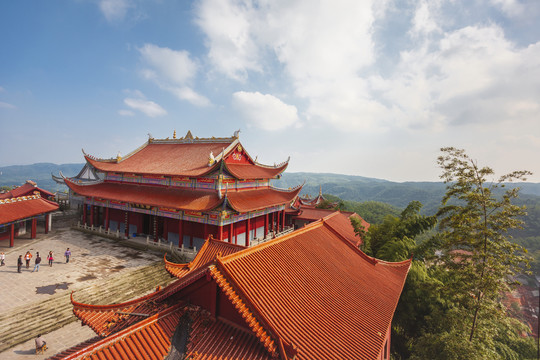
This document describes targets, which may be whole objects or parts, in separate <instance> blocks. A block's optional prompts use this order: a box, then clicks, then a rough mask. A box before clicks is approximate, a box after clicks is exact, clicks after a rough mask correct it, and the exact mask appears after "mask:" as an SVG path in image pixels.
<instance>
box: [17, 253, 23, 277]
mask: <svg viewBox="0 0 540 360" xmlns="http://www.w3.org/2000/svg"><path fill="white" fill-rule="evenodd" d="M22 264H23V261H22V255H19V258H18V259H17V272H19V273H20V272H21V268H22Z"/></svg>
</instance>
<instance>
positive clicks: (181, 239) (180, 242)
mask: <svg viewBox="0 0 540 360" xmlns="http://www.w3.org/2000/svg"><path fill="white" fill-rule="evenodd" d="M183 222H184V220H182V219H178V246H179V247H182V245H183V244H184V233H183V231H182V230H183V229H182V225H183V224H182V223H183Z"/></svg>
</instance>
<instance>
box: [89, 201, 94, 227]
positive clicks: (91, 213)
mask: <svg viewBox="0 0 540 360" xmlns="http://www.w3.org/2000/svg"><path fill="white" fill-rule="evenodd" d="M93 225H94V205H90V226H93Z"/></svg>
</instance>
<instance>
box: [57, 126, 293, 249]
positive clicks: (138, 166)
mask: <svg viewBox="0 0 540 360" xmlns="http://www.w3.org/2000/svg"><path fill="white" fill-rule="evenodd" d="M83 153H84V151H83ZM84 158H85V160H86V165H85V166H84V168H83V169H82V170H81V172H80V173H79V174H78V175H77V176H75V177H73V178H66V177H64V176H63V175H62V174H60V175H61V177H54V178H55V180H56V181H59V182H63V183H65V184H66V185H67V186H68V187H69V189H70V192H71V194H72V198H73V199H74V200H77V199H78V200H79V201H80V202H81V204H82V205H83V206H82V222H83V223H85V224H87V225H89V226H93V227H99V226H102V227H103V228H105V230H112V231H119V232H120V233H122V234H125V236H126V237H130V236H133V234H144V235H149V236H151V237H152V238H154V239H155V240H156V241H157V240H158V239H164V240H165V241H167V242H172V243H174V244H176V245H178V246H182V245H184V246H187V247H194V246H195V247H197V248H200V247H201V246H202V245H203V243H204V241H205V239H207V238H208V237H209V236H210V235H212V237H213V238H215V239H218V240H221V241H225V242H228V243H231V244H238V245H242V246H249V245H250V242H251V241H252V240H253V239H255V238H257V239H262V238H269V237H274V236H276V235H277V234H279V233H280V232H283V231H284V230H285V228H286V226H285V209H286V208H287V207H288V206H289V205H290V204H291V203H292V202H293V201H294V200H295V199H296V197H297V195H298V193H299V192H300V190H301V186H299V187H296V188H294V189H288V190H284V189H277V188H275V187H273V186H271V184H270V180H271V179H276V178H279V177H280V176H281V174H282V173H283V171H285V169H286V168H287V165H288V160H287V161H286V162H283V163H281V164H278V165H273V166H270V165H263V164H259V163H258V162H257V161H256V160H254V159H253V158H252V157H251V156H250V155H249V154H248V153H247V151H246V150H245V149H244V147H243V146H242V144H241V143H240V141H239V139H238V132H236V133H235V135H234V136H232V137H229V138H215V137H212V138H198V137H194V136H193V135H192V134H191V132H190V131H188V133H187V134H186V136H184V137H182V138H176V132H175V133H174V134H173V137H172V139H169V138H167V139H155V138H153V137H151V135H149V139H148V141H147V142H146V143H144V144H143V145H141V146H140V147H139V148H137V149H135V150H134V151H132V152H131V153H129V154H128V155H126V156H123V157H122V156H120V154H118V155H117V156H116V157H114V158H111V159H99V158H96V157H94V156H91V155H88V154H84Z"/></svg>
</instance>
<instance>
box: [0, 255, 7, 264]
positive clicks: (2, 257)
mask: <svg viewBox="0 0 540 360" xmlns="http://www.w3.org/2000/svg"><path fill="white" fill-rule="evenodd" d="M5 261H6V254H4V253H0V266H4V265H6V263H5Z"/></svg>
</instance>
